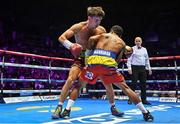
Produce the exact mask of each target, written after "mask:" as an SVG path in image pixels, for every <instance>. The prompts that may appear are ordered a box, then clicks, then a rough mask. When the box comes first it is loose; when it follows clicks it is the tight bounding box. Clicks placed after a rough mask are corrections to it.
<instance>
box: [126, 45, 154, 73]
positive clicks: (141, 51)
mask: <svg viewBox="0 0 180 124" xmlns="http://www.w3.org/2000/svg"><path fill="white" fill-rule="evenodd" d="M132 48H133V53H132V54H131V56H130V57H129V58H128V60H127V67H128V70H131V65H137V66H145V67H146V69H147V70H151V66H150V62H149V56H148V52H147V49H146V48H145V47H142V46H141V47H140V48H138V47H137V46H133V47H132Z"/></svg>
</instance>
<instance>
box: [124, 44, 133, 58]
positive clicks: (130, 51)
mask: <svg viewBox="0 0 180 124" xmlns="http://www.w3.org/2000/svg"><path fill="white" fill-rule="evenodd" d="M132 53H133V48H132V47H130V46H126V47H125V51H124V54H125V55H126V57H127V58H129V57H130V56H131V54H132Z"/></svg>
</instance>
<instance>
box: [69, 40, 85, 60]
mask: <svg viewBox="0 0 180 124" xmlns="http://www.w3.org/2000/svg"><path fill="white" fill-rule="evenodd" d="M82 50H83V48H82V46H81V45H80V44H78V43H73V44H72V45H71V47H70V51H71V54H72V55H73V56H74V57H75V58H77V57H79V56H80V53H81V52H82Z"/></svg>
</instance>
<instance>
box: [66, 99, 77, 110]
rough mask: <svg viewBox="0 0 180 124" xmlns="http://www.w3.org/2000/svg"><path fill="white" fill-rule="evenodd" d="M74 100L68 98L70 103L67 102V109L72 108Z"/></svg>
mask: <svg viewBox="0 0 180 124" xmlns="http://www.w3.org/2000/svg"><path fill="white" fill-rule="evenodd" d="M74 102H75V101H74V100H72V99H69V100H68V103H67V106H66V109H67V110H70V109H71V107H72V106H73V105H74Z"/></svg>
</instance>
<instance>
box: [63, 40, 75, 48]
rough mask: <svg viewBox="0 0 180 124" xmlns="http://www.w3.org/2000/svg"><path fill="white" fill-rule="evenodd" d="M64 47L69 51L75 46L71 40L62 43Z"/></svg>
mask: <svg viewBox="0 0 180 124" xmlns="http://www.w3.org/2000/svg"><path fill="white" fill-rule="evenodd" d="M62 45H63V46H65V47H66V48H67V49H70V47H71V45H73V43H71V42H70V41H69V40H65V41H64V42H63V43H62Z"/></svg>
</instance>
